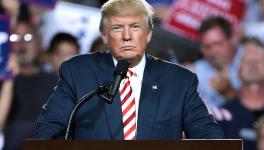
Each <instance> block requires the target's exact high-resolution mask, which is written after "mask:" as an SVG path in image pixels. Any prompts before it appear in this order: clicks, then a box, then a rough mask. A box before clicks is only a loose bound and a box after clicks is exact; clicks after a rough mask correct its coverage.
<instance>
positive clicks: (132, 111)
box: [119, 69, 136, 140]
mask: <svg viewBox="0 0 264 150" xmlns="http://www.w3.org/2000/svg"><path fill="white" fill-rule="evenodd" d="M132 76H133V72H132V71H131V70H129V69H128V71H127V77H126V78H125V79H124V81H123V82H122V84H121V85H120V88H119V90H120V98H121V104H122V114H123V126H124V140H135V139H136V104H135V96H134V94H133V90H132V87H131V85H130V80H129V79H130V78H131V77H132Z"/></svg>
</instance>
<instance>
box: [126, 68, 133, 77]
mask: <svg viewBox="0 0 264 150" xmlns="http://www.w3.org/2000/svg"><path fill="white" fill-rule="evenodd" d="M127 73H129V75H128V77H132V76H133V74H134V73H133V71H131V70H130V69H128V70H127Z"/></svg>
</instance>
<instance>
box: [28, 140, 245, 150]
mask: <svg viewBox="0 0 264 150" xmlns="http://www.w3.org/2000/svg"><path fill="white" fill-rule="evenodd" d="M23 149H24V150H88V149H89V150H123V149H125V150H242V149H243V144H242V140H239V139H234V140H233V139H232V140H179V141H173V140H169V141H167V140H166V141H165V140H161V141H152V140H151V141H147V140H146V141H144V140H143V141H140V140H139V141H137V140H135V141H114V140H113V141H91V140H25V141H24V145H23Z"/></svg>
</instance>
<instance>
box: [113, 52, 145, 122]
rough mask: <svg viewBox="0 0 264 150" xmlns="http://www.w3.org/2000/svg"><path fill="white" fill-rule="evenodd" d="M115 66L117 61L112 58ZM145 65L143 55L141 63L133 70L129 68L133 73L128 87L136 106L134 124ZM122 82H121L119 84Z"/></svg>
mask: <svg viewBox="0 0 264 150" xmlns="http://www.w3.org/2000/svg"><path fill="white" fill-rule="evenodd" d="M113 60H114V64H115V66H116V65H117V60H115V58H113ZM145 65H146V57H145V55H144V56H143V57H142V59H141V61H140V62H139V63H138V64H137V65H136V66H135V67H133V68H129V69H130V70H131V71H133V72H134V74H133V76H132V77H131V78H130V85H131V87H132V90H133V94H134V96H135V104H136V123H137V120H138V119H137V118H138V106H139V98H140V93H141V85H142V81H143V74H144V69H145ZM123 81H124V80H122V81H121V84H122V82H123Z"/></svg>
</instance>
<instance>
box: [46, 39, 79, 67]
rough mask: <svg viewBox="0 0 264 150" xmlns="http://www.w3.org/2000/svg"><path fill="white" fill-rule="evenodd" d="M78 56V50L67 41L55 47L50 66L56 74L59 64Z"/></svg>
mask: <svg viewBox="0 0 264 150" xmlns="http://www.w3.org/2000/svg"><path fill="white" fill-rule="evenodd" d="M77 54H78V48H77V47H76V46H75V45H73V44H72V43H69V42H67V41H65V42H62V43H60V44H58V45H57V47H56V50H55V52H54V54H53V55H52V57H51V58H52V65H53V68H54V70H55V71H56V72H58V71H59V67H60V65H61V63H62V62H63V61H65V60H67V59H69V58H71V57H73V56H75V55H77Z"/></svg>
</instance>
